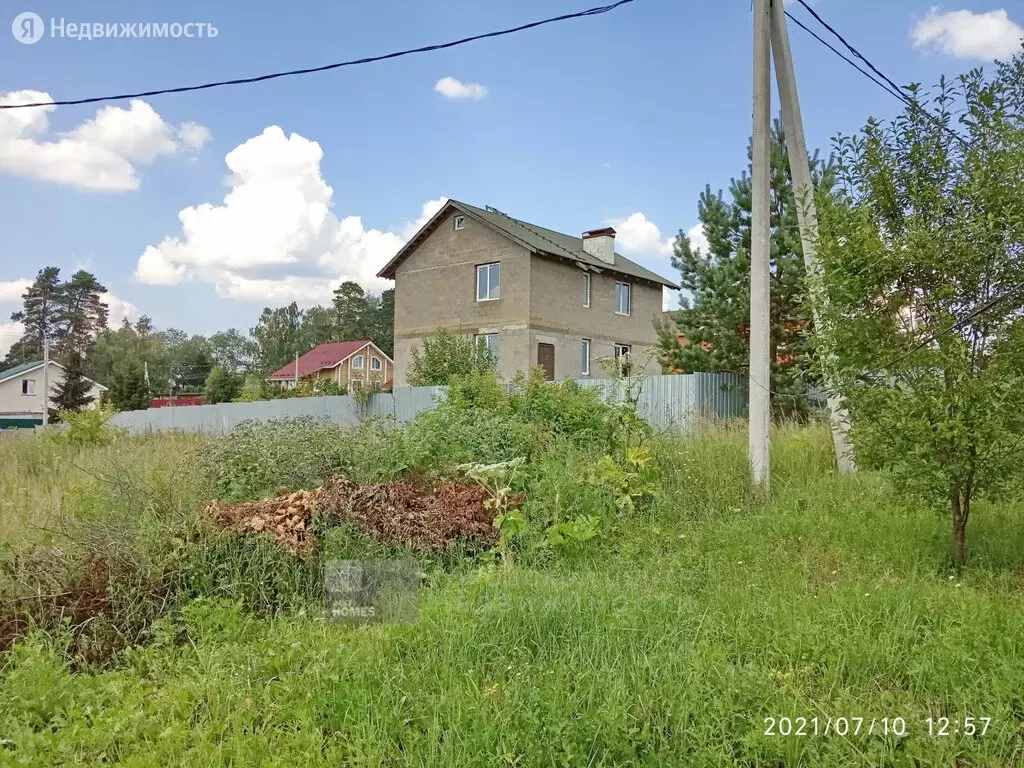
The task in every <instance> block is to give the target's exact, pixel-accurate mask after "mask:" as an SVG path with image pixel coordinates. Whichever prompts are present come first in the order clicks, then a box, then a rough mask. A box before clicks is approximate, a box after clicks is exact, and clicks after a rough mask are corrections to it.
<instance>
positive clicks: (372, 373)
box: [267, 339, 395, 390]
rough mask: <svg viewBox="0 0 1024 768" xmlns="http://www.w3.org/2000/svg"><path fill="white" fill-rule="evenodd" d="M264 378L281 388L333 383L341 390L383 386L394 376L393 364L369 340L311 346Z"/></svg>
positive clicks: (392, 361)
mask: <svg viewBox="0 0 1024 768" xmlns="http://www.w3.org/2000/svg"><path fill="white" fill-rule="evenodd" d="M296 362H297V363H298V369H296V363H295V362H292V363H288V364H287V365H284V366H282V367H281V368H280V369H278V370H276V371H274V372H273V373H272V374H270V376H268V377H267V381H270V382H272V383H275V384H277V385H278V386H280V387H282V388H290V387H294V386H295V381H296V370H297V371H298V380H299V381H317V380H320V381H333V382H334V383H335V384H337V385H338V386H339V387H343V388H344V389H345V390H352V389H353V388H355V387H358V386H361V385H367V384H375V385H377V386H379V387H381V388H385V387H387V386H388V385H389V384H390V382H391V380H392V378H393V377H394V373H395V362H394V360H392V359H391V358H390V357H389V356H388V355H386V354H385V353H384V352H383V351H382V350H381V349H380V348H379V347H378V346H377V345H376V344H374V343H373V342H372V341H370V340H369V339H360V340H358V341H336V342H329V343H327V344H320V345H319V346H316V347H313V349H311V350H309V351H308V352H307V353H306V354H304V355H300V356H299V359H298V360H297V361H296Z"/></svg>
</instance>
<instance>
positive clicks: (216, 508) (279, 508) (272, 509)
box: [206, 478, 517, 555]
mask: <svg viewBox="0 0 1024 768" xmlns="http://www.w3.org/2000/svg"><path fill="white" fill-rule="evenodd" d="M488 498H489V495H488V492H487V490H486V489H484V488H482V487H480V486H479V485H477V484H476V483H470V482H467V481H451V482H447V483H442V484H440V485H427V484H424V483H413V482H394V483H374V484H369V485H358V484H356V483H353V482H351V481H349V480H346V479H344V478H336V479H334V480H332V481H331V482H329V483H327V484H326V485H323V486H321V487H320V488H316V489H313V490H309V491H296V492H294V493H287V494H280V495H278V496H275V497H274V498H271V499H262V500H260V501H251V502H243V503H241V504H223V503H221V502H219V501H211V502H209V503H208V504H207V505H206V512H207V514H208V515H210V516H211V517H212V518H213V519H214V520H215V521H216V522H217V523H218V524H219V525H221V526H223V527H225V528H227V529H229V530H235V531H239V532H249V533H269V534H270V535H271V536H273V537H274V539H275V540H276V541H277V542H278V543H279V544H280V545H281V546H283V547H284V548H285V549H287V550H288V551H289V552H293V553H295V554H299V555H304V554H308V553H309V552H311V551H312V550H313V549H314V548H315V546H316V535H315V533H314V532H313V530H312V528H313V519H314V518H315V517H320V518H324V519H327V520H330V521H336V522H348V523H352V524H354V525H356V526H358V527H359V528H360V529H362V530H363V531H366V532H367V533H369V534H371V535H372V536H373V538H374V539H375V540H376V541H377V542H378V543H380V544H383V545H385V546H401V547H407V548H409V549H412V550H417V551H428V552H437V551H443V550H447V549H451V548H452V546H454V545H455V544H457V543H461V544H465V545H468V546H471V547H478V548H482V547H488V546H491V545H492V544H494V542H495V541H496V540H497V531H496V530H495V528H494V516H495V515H494V511H493V510H491V509H488V508H487V506H486V505H485V502H486V501H487V499H488ZM512 501H513V502H517V500H515V499H513V500H512Z"/></svg>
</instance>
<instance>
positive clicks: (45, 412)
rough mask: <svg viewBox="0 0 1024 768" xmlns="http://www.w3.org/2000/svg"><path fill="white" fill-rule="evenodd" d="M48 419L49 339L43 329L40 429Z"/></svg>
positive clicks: (44, 426) (43, 427)
mask: <svg viewBox="0 0 1024 768" xmlns="http://www.w3.org/2000/svg"><path fill="white" fill-rule="evenodd" d="M49 420H50V339H49V337H48V336H47V335H46V331H43V424H42V426H41V427H40V429H41V430H42V429H46V422H47V421H49Z"/></svg>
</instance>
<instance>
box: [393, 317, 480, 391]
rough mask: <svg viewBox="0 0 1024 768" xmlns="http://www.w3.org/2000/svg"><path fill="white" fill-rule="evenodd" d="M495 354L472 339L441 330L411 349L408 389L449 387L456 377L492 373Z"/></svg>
mask: <svg viewBox="0 0 1024 768" xmlns="http://www.w3.org/2000/svg"><path fill="white" fill-rule="evenodd" d="M494 366H495V360H494V355H493V354H492V353H491V351H490V350H489V349H488V348H487V347H485V346H484V345H482V344H479V343H478V342H477V341H476V340H475V339H473V337H472V336H462V335H458V334H454V333H452V332H451V331H449V330H446V329H444V328H442V329H441V330H439V331H437V333H435V334H434V335H433V336H431V337H429V338H426V339H424V340H423V346H422V348H420V347H413V350H412V356H411V359H410V361H409V375H408V377H407V378H408V380H409V386H411V387H435V386H441V385H444V384H449V383H451V381H452V380H453V379H454V378H456V377H458V376H465V375H467V374H471V373H482V372H486V371H493V370H494Z"/></svg>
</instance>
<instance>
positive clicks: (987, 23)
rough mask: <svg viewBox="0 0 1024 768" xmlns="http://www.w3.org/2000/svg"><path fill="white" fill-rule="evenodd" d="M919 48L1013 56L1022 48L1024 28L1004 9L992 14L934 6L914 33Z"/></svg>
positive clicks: (977, 56) (976, 55)
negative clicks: (941, 8)
mask: <svg viewBox="0 0 1024 768" xmlns="http://www.w3.org/2000/svg"><path fill="white" fill-rule="evenodd" d="M910 37H911V39H912V40H913V42H914V47H915V48H931V49H937V50H941V51H942V52H943V53H946V54H949V55H950V56H956V57H958V58H961V59H982V60H986V61H988V60H991V59H1003V58H1010V57H1011V56H1013V55H1014V54H1015V53H1018V52H1019V51H1020V50H1021V38H1022V37H1024V28H1022V27H1021V26H1020V25H1019V24H1016V23H1015V22H1014V21H1012V20H1011V19H1010V16H1009V14H1008V13H1007V12H1006V11H1005V10H1004V9H1000V10H998V11H989V12H988V13H972V12H971V11H966V10H961V11H940V10H939V9H938V8H932V9H931V10H930V11H929V12H928V14H927V15H925V16H924V17H922V18H921V19H918V21H917V23H915V24H914V27H913V29H912V30H911V32H910Z"/></svg>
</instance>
